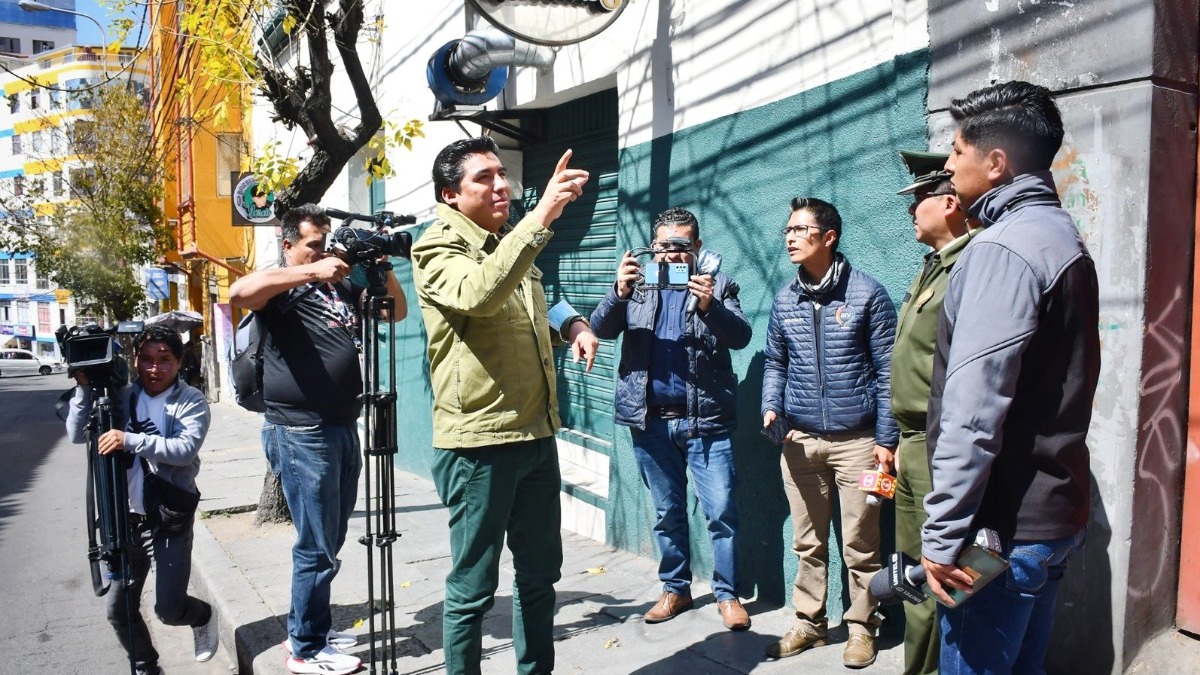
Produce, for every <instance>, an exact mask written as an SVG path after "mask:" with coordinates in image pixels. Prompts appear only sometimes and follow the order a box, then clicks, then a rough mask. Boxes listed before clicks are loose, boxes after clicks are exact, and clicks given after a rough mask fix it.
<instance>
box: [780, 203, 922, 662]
mask: <svg viewBox="0 0 1200 675" xmlns="http://www.w3.org/2000/svg"><path fill="white" fill-rule="evenodd" d="M841 233H842V218H841V216H840V215H838V212H837V209H836V208H834V206H833V205H832V204H830V203H828V202H826V201H822V200H820V199H814V198H796V199H793V200H792V215H791V218H790V219H789V220H788V224H787V227H785V228H784V230H783V234H784V238H785V241H786V242H787V250H788V256H789V257H790V258H791V261H792V262H793V263H795V264H797V265H799V269H798V270H797V271H796V278H795V279H793V280H792V281H791V283H789V284H788V285H787V286H785V287H784V288H783V290H781V291H780V292H779V293H778V294H777V295H776V296H775V304H774V305H773V306H772V308H771V319H770V321H769V323H768V324H767V333H768V334H767V349H766V356H767V359H766V369H765V373H764V374H763V395H762V414H763V427H764V428H765V427H769V426H771V424H772V423H774V422H775V420H776V419H777V418H781V417H782V418H784V419H786V422H787V425H788V428H789V429H791V431H790V432H789V434H788V437H787V440H785V441H784V443H783V458H782V461H781V467H782V470H783V485H784V491H785V492H786V493H787V498H788V503H789V505H790V506H791V512H792V530H793V535H792V549H793V550H794V551H795V553H796V556H797V557H798V558H799V563H798V569H797V573H796V581H795V586H794V589H793V591H792V604H793V606H794V608H795V611H796V622H795V623H794V624H793V625H792V628H791V629H790V630H788V632H787V634H785V635H784V636H783V637H782V638H780V640H779V641H778V642H777V643H774V644H772V645H770V646H768V647H767V656H770V657H772V658H781V657H785V656H792V655H795V654H799V653H800V652H802V651H804V650H805V649H808V648H810V647H817V646H821V645H824V644H825V633H826V619H825V596H826V592H825V589H826V572H827V569H828V566H829V551H828V545H827V542H828V541H829V524H830V520H831V518H832V510H831V501H832V497H831V494H832V493H833V491H834V490H835V489H836V491H837V493H838V503H839V505H840V507H841V514H842V541H843V545H842V558H843V560H844V561H845V564H846V568H847V569H848V570H849V577H850V607H849V609H847V610H846V613H845V621H846V623H847V624H848V627H849V631H850V639H849V640H848V641H847V643H846V648H845V652H844V653H843V655H842V662H843V663H844V664H845V665H846V666H847V667H851V668H863V667H866V666H869V665H871V664H872V663H874V662H875V637H874V636H875V629H876V628H877V627H878V625H879V620H878V618H877V617H876V616H875V609H876V606H877V603H876V601H875V600H874V598H872V597H871V594H870V593H868V592H867V587H868V585H869V584H870V579H871V575H872V574H874V573H875V572H876V571H877V570H878V569H879V568H880V564H879V507H878V506H872V505H870V504H868V503H867V499H866V497H867V495H866V493H864V492H861V491H859V490H858V488H857V486H858V478H859V476H860V475H861V474H862V472H863V471H866V470H870V469H872V468H874V467H875V466H877V465H880V464H882V465H885V466H886V467H887V468H889V469H890V467H891V464H892V459H893V452H894V450H895V448H896V445H897V443H898V442H899V436H900V432H899V430H898V429H897V427H896V421H895V420H894V419H893V418H892V411H891V382H890V377H889V376H890V368H891V358H892V341H893V339H894V338H895V334H896V309H895V307H894V306H893V305H892V301H891V299H889V298H888V295H887V291H885V290H884V288H883V286H882V285H880V283H879V282H878V281H876V280H875V279H873V278H871V277H870V276H868V275H866V274H864V273H862V272H860V271H858V270H856V269H852V268H851V267H850V263H849V262H848V261H847V260H846V258H845V256H843V255H842V254H840V253H838V251H837V245H838V240H839V239H840V238H841Z"/></svg>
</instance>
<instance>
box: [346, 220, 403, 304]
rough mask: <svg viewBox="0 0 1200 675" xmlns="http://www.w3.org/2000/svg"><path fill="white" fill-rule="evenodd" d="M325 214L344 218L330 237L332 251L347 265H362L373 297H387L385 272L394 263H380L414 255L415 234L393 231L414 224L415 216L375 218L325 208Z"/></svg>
mask: <svg viewBox="0 0 1200 675" xmlns="http://www.w3.org/2000/svg"><path fill="white" fill-rule="evenodd" d="M325 215H327V216H329V217H331V218H341V219H342V225H341V227H339V228H337V229H336V230H334V231H333V234H332V235H331V236H330V238H329V251H330V253H332V254H333V255H335V256H337V257H338V258H341V259H342V261H344V262H345V263H346V264H347V265H359V266H360V267H362V270H363V272H364V273H365V274H366V275H367V290H368V293H370V294H371V295H385V294H386V290H385V286H386V273H387V271H388V270H390V269H392V264H391V263H390V262H386V261H380V260H379V259H380V258H382V257H383V256H385V255H387V256H399V257H402V258H408V257H410V256H411V254H412V241H413V240H412V235H411V234H409V233H408V232H406V231H404V230H399V231H393V230H392V228H395V227H398V226H401V225H408V226H411V225H415V224H416V222H417V218H416V216H397V215H396V214H394V213H392V212H391V211H380V212H378V213H376V214H374V215H370V216H368V215H365V214H361V213H350V212H348V211H341V210H339V209H325ZM356 220H357V221H361V222H366V223H371V224H372V225H374V226H375V227H374V229H367V228H361V227H353V226H351V223H353V222H354V221H356Z"/></svg>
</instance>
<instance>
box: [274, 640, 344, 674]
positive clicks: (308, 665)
mask: <svg viewBox="0 0 1200 675" xmlns="http://www.w3.org/2000/svg"><path fill="white" fill-rule="evenodd" d="M360 666H362V660H361V659H359V658H358V657H357V656H350V655H349V654H343V653H342V652H340V651H338V649H337V648H336V647H331V646H329V645H325V648H324V649H322V650H321V651H319V652H317V653H316V654H315V655H313V656H311V657H309V658H307V659H298V658H296V657H295V656H289V657H288V659H287V668H288V670H289V671H291V672H293V673H316V674H317V675H348V674H349V673H353V672H354V671H356V670H358V669H359V667H360Z"/></svg>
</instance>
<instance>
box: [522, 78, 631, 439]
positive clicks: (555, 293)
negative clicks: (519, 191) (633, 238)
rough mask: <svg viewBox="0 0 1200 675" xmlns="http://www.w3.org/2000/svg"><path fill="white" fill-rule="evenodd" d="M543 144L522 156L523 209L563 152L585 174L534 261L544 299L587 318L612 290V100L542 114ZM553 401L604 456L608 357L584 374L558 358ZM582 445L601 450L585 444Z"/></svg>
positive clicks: (599, 98)
mask: <svg viewBox="0 0 1200 675" xmlns="http://www.w3.org/2000/svg"><path fill="white" fill-rule="evenodd" d="M545 127H546V129H545V134H544V136H543V138H544V139H545V140H544V141H542V142H541V143H539V144H537V145H536V146H526V147H525V148H524V167H523V173H524V182H525V193H524V201H525V204H524V206H525V208H526V209H532V208H533V207H534V206H535V205H536V204H537V200H538V197H539V196H540V195H541V192H542V190H544V189H545V187H546V181H548V180H549V179H550V174H551V172H552V171H553V170H554V166H555V164H556V163H557V162H558V159H559V158H560V157H561V156H562V153H563V152H564V151H566V149H567V148H571V149H572V150H573V151H574V153H573V157H572V159H571V164H570V165H571V166H572V167H577V168H581V169H587V170H588V171H589V172H590V173H591V178H590V179H589V181H588V184H587V185H586V186H585V187H584V190H583V196H582V197H581V198H580V199H578V200H576V201H575V202H574V203H572V204H570V205H569V206H567V208H566V210H565V211H564V212H563V215H562V217H561V218H559V219H558V220H557V221H555V223H554V225H553V228H554V232H555V234H554V238H553V239H551V240H550V244H549V245H548V246H547V247H546V249H545V250H544V251H543V252H542V254H541V255H540V256H538V260H537V265H538V268H539V269H541V270H542V272H543V274H544V276H543V279H542V282H543V285H544V286H545V288H546V299H547V301H548V302H549V303H550V306H552V307H553V306H554V304H555V303H556V302H558V301H559V300H561V299H564V298H565V299H566V300H567V301H568V302H570V303H571V305H572V306H573V307H575V309H577V310H579V312H580V313H582V314H583V315H584V316H587V315H589V314H591V312H592V310H593V309H595V308H596V305H597V304H599V302H600V299H601V298H603V297H604V294H605V292H607V291H608V288H609V287H610V286H611V285H612V283H613V278H614V274H615V273H616V267H617V251H616V228H617V96H616V92H615V91H604V92H600V93H598V94H594V95H592V96H587V97H584V98H581V99H577V100H575V101H570V102H568V103H564V104H562V105H559V106H556V107H554V108H551V109H549V110H548V111H547V117H546V124H545ZM556 358H557V359H558V362H557V364H556V365H557V368H558V401H559V408H560V411H561V414H562V419H563V426H564V427H565V428H566V429H568V430H570V432H573V433H572V434H571V435H572V437H578V436H582V437H583V439H584V440H583V441H582V442H584V444H586V445H588V446H590V447H591V448H592V449H593V450H600V451H605V452H607V447H608V446H609V444H611V442H612V436H613V421H612V408H613V382H614V381H615V380H614V369H615V367H616V363H615V355H614V349H613V346H612V345H611V344H607V343H606V344H604V345H603V346H602V348H601V350H600V354H599V356H598V357H597V358H596V363H595V365H594V366H593V367H592V372H591V373H585V372H584V371H583V368H582V367H580V366H578V365H574V364H572V363H571V362H570V361H571V356H570V353H569V352H567V351H566V350H562V351H560V352H559V353H558V354H557V355H556ZM587 437H591V438H594V439H597V440H600V441H602V443H597V444H593V443H587V442H586V439H587Z"/></svg>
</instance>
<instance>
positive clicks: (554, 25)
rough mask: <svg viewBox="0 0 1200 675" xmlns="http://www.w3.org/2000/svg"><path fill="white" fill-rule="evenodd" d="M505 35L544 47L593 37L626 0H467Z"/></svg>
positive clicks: (609, 22) (611, 19)
mask: <svg viewBox="0 0 1200 675" xmlns="http://www.w3.org/2000/svg"><path fill="white" fill-rule="evenodd" d="M467 2H468V3H470V5H471V6H472V7H474V8H475V9H476V10H478V11H479V13H480V14H482V15H483V17H484V18H485V19H487V20H488V22H490V23H492V24H493V25H495V26H496V27H497V28H499V29H500V30H502V31H504V32H505V33H508V34H509V35H511V36H513V37H515V38H519V39H521V40H525V41H526V42H532V43H533V44H537V45H546V46H547V47H559V46H562V45H573V44H575V43H577V42H583V41H584V40H586V39H588V38H590V37H595V36H596V35H598V34H599V33H600V32H601V31H603V30H604V29H605V28H608V27H609V26H610V25H612V22H613V21H616V20H617V17H618V16H620V15H621V12H622V11H623V10H624V9H625V5H627V4H629V3H628V0H467Z"/></svg>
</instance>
